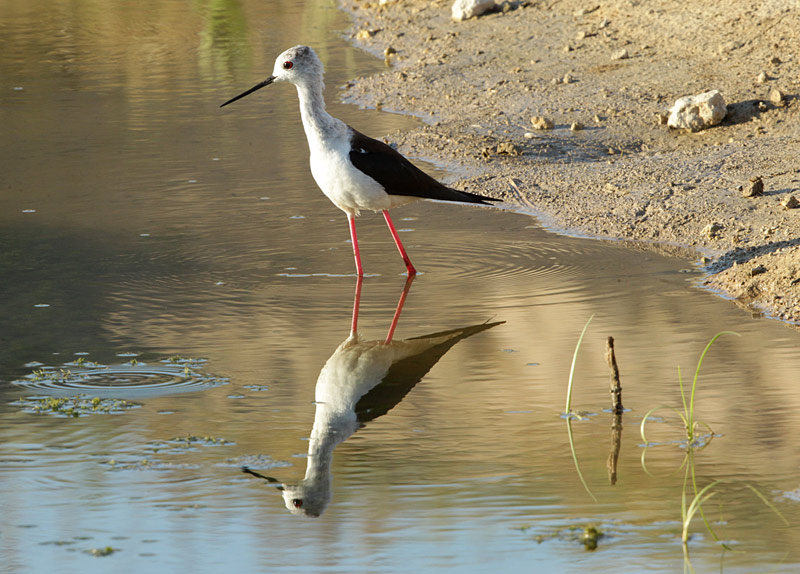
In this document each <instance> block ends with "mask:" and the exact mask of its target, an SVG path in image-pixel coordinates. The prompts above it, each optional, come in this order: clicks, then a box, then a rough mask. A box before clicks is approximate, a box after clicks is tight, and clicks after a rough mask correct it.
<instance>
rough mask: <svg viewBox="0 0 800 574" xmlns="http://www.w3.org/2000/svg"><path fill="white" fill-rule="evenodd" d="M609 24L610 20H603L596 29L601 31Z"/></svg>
mask: <svg viewBox="0 0 800 574" xmlns="http://www.w3.org/2000/svg"><path fill="white" fill-rule="evenodd" d="M609 24H611V20H609V19H608V18H603V20H602V22H600V24H598V25H597V27H598V28H600V29H601V30H602V29H604V28H608V25H609Z"/></svg>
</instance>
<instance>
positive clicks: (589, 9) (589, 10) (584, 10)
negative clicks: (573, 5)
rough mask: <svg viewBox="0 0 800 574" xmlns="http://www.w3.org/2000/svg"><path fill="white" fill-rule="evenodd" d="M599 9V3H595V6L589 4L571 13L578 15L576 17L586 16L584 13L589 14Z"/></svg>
mask: <svg viewBox="0 0 800 574" xmlns="http://www.w3.org/2000/svg"><path fill="white" fill-rule="evenodd" d="M599 9H600V5H599V4H597V5H595V6H589V7H587V8H580V9H579V10H575V12H573V15H575V16H578V17H581V16H586V14H591V13H592V12H595V11H597V10H599Z"/></svg>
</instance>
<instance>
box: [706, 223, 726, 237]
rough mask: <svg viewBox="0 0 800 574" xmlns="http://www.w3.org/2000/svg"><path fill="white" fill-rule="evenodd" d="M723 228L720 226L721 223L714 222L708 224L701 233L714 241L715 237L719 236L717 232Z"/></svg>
mask: <svg viewBox="0 0 800 574" xmlns="http://www.w3.org/2000/svg"><path fill="white" fill-rule="evenodd" d="M724 228H725V226H724V225H722V224H721V223H716V222H714V223H709V224H708V225H706V226H705V227H704V228H703V231H702V233H703V234H704V235H707V236H708V238H709V239H716V238H717V236H718V235H719V232H720V231H722V230H723V229H724Z"/></svg>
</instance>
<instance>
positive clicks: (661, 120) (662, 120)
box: [656, 114, 668, 126]
mask: <svg viewBox="0 0 800 574" xmlns="http://www.w3.org/2000/svg"><path fill="white" fill-rule="evenodd" d="M667 119H668V118H667V115H666V114H656V121H657V122H658V125H660V126H665V125H667Z"/></svg>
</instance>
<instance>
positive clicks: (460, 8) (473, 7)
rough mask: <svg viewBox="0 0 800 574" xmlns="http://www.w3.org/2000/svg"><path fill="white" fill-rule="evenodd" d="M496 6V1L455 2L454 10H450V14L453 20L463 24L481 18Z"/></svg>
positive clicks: (459, 0)
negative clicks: (470, 19) (477, 17)
mask: <svg viewBox="0 0 800 574" xmlns="http://www.w3.org/2000/svg"><path fill="white" fill-rule="evenodd" d="M494 6H495V4H494V0H456V1H455V2H453V6H452V8H450V13H451V14H452V16H453V20H455V21H456V22H461V21H462V20H468V19H469V18H474V17H475V16H480V15H481V14H483V13H484V12H487V11H488V10H491V9H492V8H494Z"/></svg>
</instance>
